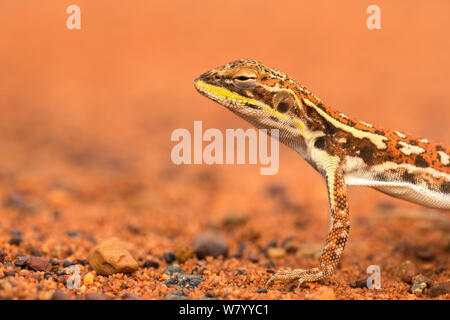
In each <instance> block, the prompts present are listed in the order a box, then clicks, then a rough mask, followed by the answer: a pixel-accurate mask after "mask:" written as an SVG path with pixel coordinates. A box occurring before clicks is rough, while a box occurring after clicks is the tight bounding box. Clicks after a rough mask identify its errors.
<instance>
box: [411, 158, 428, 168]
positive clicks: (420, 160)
mask: <svg viewBox="0 0 450 320" xmlns="http://www.w3.org/2000/svg"><path fill="white" fill-rule="evenodd" d="M414 164H415V165H416V166H418V167H420V168H427V167H429V166H430V164H429V163H428V162H427V160H425V159H424V158H423V157H422V156H421V155H418V156H416V160H415V161H414Z"/></svg>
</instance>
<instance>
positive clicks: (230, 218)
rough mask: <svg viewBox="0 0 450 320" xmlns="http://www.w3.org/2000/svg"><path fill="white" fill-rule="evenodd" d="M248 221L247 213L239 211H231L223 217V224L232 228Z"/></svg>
mask: <svg viewBox="0 0 450 320" xmlns="http://www.w3.org/2000/svg"><path fill="white" fill-rule="evenodd" d="M246 222H247V216H246V215H244V214H242V213H238V212H231V213H229V214H227V215H226V216H225V217H224V218H223V220H222V226H223V227H225V228H229V229H232V228H235V227H237V226H240V225H243V224H244V223H246Z"/></svg>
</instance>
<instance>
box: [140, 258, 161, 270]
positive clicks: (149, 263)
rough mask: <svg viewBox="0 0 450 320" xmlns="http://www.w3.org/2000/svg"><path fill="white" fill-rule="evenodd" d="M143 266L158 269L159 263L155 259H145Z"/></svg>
mask: <svg viewBox="0 0 450 320" xmlns="http://www.w3.org/2000/svg"><path fill="white" fill-rule="evenodd" d="M143 267H144V268H155V269H158V268H159V263H158V262H157V261H155V260H145V262H144V265H143Z"/></svg>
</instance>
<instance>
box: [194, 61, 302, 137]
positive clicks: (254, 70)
mask: <svg viewBox="0 0 450 320" xmlns="http://www.w3.org/2000/svg"><path fill="white" fill-rule="evenodd" d="M194 85H195V87H196V89H197V90H198V91H199V92H200V93H201V94H202V95H204V96H206V97H208V98H209V99H211V100H213V101H215V102H218V103H219V104H221V105H223V106H225V107H226V108H228V109H229V110H231V111H232V112H234V113H236V114H237V115H239V116H240V117H241V118H243V119H245V120H247V121H248V122H250V123H252V124H253V125H255V126H256V127H257V128H260V129H279V130H280V137H283V136H289V137H295V136H299V135H301V133H302V131H303V130H304V129H305V123H304V121H303V120H302V118H304V117H303V116H302V114H303V113H304V110H303V108H302V102H301V98H300V96H299V93H298V92H297V93H296V92H294V90H295V89H294V87H296V85H295V83H294V82H293V80H291V79H289V78H288V76H287V75H286V74H284V73H282V72H279V71H277V70H274V69H271V68H268V67H266V66H264V65H263V64H261V63H259V62H256V61H252V60H238V61H234V62H231V63H228V64H226V65H224V66H221V67H218V68H215V69H212V70H210V71H208V72H206V73H204V74H202V75H201V76H200V77H198V78H197V79H195V81H194ZM282 142H283V141H282Z"/></svg>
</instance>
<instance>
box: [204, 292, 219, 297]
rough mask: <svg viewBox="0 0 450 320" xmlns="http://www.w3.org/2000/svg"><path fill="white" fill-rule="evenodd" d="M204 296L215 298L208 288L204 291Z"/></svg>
mask: <svg viewBox="0 0 450 320" xmlns="http://www.w3.org/2000/svg"><path fill="white" fill-rule="evenodd" d="M205 297H207V298H215V297H216V295H215V293H214V291H212V290H208V291H206V293H205Z"/></svg>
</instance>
